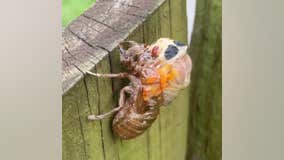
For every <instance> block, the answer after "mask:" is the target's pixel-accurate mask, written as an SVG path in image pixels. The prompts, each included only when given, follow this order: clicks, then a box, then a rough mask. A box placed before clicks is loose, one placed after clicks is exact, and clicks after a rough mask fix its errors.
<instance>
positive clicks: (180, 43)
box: [174, 41, 185, 46]
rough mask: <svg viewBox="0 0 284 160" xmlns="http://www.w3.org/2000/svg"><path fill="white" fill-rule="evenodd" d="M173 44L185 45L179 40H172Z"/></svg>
mask: <svg viewBox="0 0 284 160" xmlns="http://www.w3.org/2000/svg"><path fill="white" fill-rule="evenodd" d="M174 44H176V45H177V46H185V44H184V43H182V42H179V41H174Z"/></svg>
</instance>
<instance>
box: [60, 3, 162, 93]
mask: <svg viewBox="0 0 284 160" xmlns="http://www.w3.org/2000/svg"><path fill="white" fill-rule="evenodd" d="M162 2H164V0H130V1H120V0H117V1H113V0H98V1H97V2H96V3H95V5H94V6H93V7H91V8H90V9H88V10H87V11H86V12H84V13H83V14H82V15H81V16H79V17H78V18H77V19H76V20H74V21H73V22H72V23H71V24H69V25H68V26H67V27H66V28H65V30H64V32H63V49H62V59H63V61H68V60H66V57H68V56H69V55H68V54H70V52H72V51H71V50H74V52H72V53H73V54H72V56H73V57H75V58H74V60H73V61H71V62H69V63H68V66H66V65H65V64H64V66H63V73H62V81H63V82H62V83H63V87H62V90H63V93H65V92H67V91H68V90H69V89H70V88H71V87H72V86H74V85H75V84H76V83H77V82H78V81H79V80H81V79H82V77H83V74H82V71H83V72H84V70H90V69H92V68H93V67H94V65H95V64H97V63H98V62H99V61H100V60H101V59H102V58H103V57H105V56H106V55H107V54H108V53H109V52H110V51H112V50H113V49H114V48H115V47H116V46H117V45H118V43H119V42H120V41H122V40H124V39H125V38H127V37H128V36H129V34H130V33H131V32H132V31H133V30H134V29H135V28H137V26H138V25H139V24H141V23H142V22H143V21H144V20H145V18H146V17H147V15H149V14H151V13H152V12H153V11H154V10H155V9H156V8H157V7H159V6H160V5H161V3H162ZM86 48H87V50H88V51H86V50H85V49H86ZM92 50H93V51H92ZM66 54H67V55H66ZM87 57H89V58H87ZM92 63H93V64H92Z"/></svg>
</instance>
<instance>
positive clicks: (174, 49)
mask: <svg viewBox="0 0 284 160" xmlns="http://www.w3.org/2000/svg"><path fill="white" fill-rule="evenodd" d="M177 53H178V48H177V47H176V46H174V45H169V47H168V48H167V50H166V52H165V57H166V59H167V60H169V59H171V58H173V57H174V56H175V55H177Z"/></svg>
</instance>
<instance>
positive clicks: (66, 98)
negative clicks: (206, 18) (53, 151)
mask: <svg viewBox="0 0 284 160" xmlns="http://www.w3.org/2000/svg"><path fill="white" fill-rule="evenodd" d="M185 2H186V1H185V0H129V1H119V0H98V1H97V2H96V3H95V5H94V6H93V7H91V8H90V9H88V10H87V11H86V12H84V13H83V14H82V15H81V16H80V17H78V18H77V19H76V20H75V21H73V22H72V23H71V24H70V25H69V26H67V27H66V29H65V30H64V32H63V47H62V59H63V62H62V65H63V66H62V68H63V72H62V83H63V101H62V103H63V106H62V107H63V108H62V159H63V160H113V159H117V160H133V159H135V160H173V159H179V160H180V159H185V157H186V152H187V149H186V145H187V128H188V115H189V98H188V97H189V90H188V89H186V90H184V91H183V92H182V94H180V95H179V96H178V97H177V99H176V100H175V101H174V102H173V103H172V104H171V105H169V106H167V107H162V108H161V114H160V115H159V118H158V119H157V120H156V121H155V122H154V124H153V125H152V126H151V128H150V129H148V130H147V131H146V132H145V133H144V134H143V135H141V136H139V137H137V138H135V139H133V140H121V139H118V138H117V137H115V136H114V135H113V133H112V130H111V121H112V118H108V119H104V120H101V121H97V122H93V121H92V122H90V121H88V120H87V115H89V114H99V113H103V112H106V111H109V110H110V109H111V108H113V107H116V105H117V99H118V92H119V90H120V89H121V87H122V86H123V85H125V82H123V81H121V80H117V79H114V80H111V79H97V78H95V77H90V76H84V75H83V72H84V71H86V70H88V71H92V72H99V73H117V72H120V71H121V67H120V66H121V65H120V62H119V55H118V51H117V49H115V48H116V47H117V45H118V43H119V42H120V41H122V40H125V39H131V40H135V41H138V42H144V43H151V42H153V41H155V40H157V39H158V38H160V37H161V36H163V37H171V38H173V39H176V40H180V41H183V42H186V41H187V30H186V29H187V27H186V9H185V6H186V5H185Z"/></svg>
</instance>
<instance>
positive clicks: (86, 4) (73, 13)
mask: <svg viewBox="0 0 284 160" xmlns="http://www.w3.org/2000/svg"><path fill="white" fill-rule="evenodd" d="M95 1H96V0H62V26H63V27H66V26H67V25H68V24H69V23H70V22H72V21H73V20H74V19H76V18H77V17H78V16H80V14H82V13H83V12H84V11H85V10H87V9H88V8H90V7H91V6H92V5H93V4H94V3H95Z"/></svg>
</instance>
